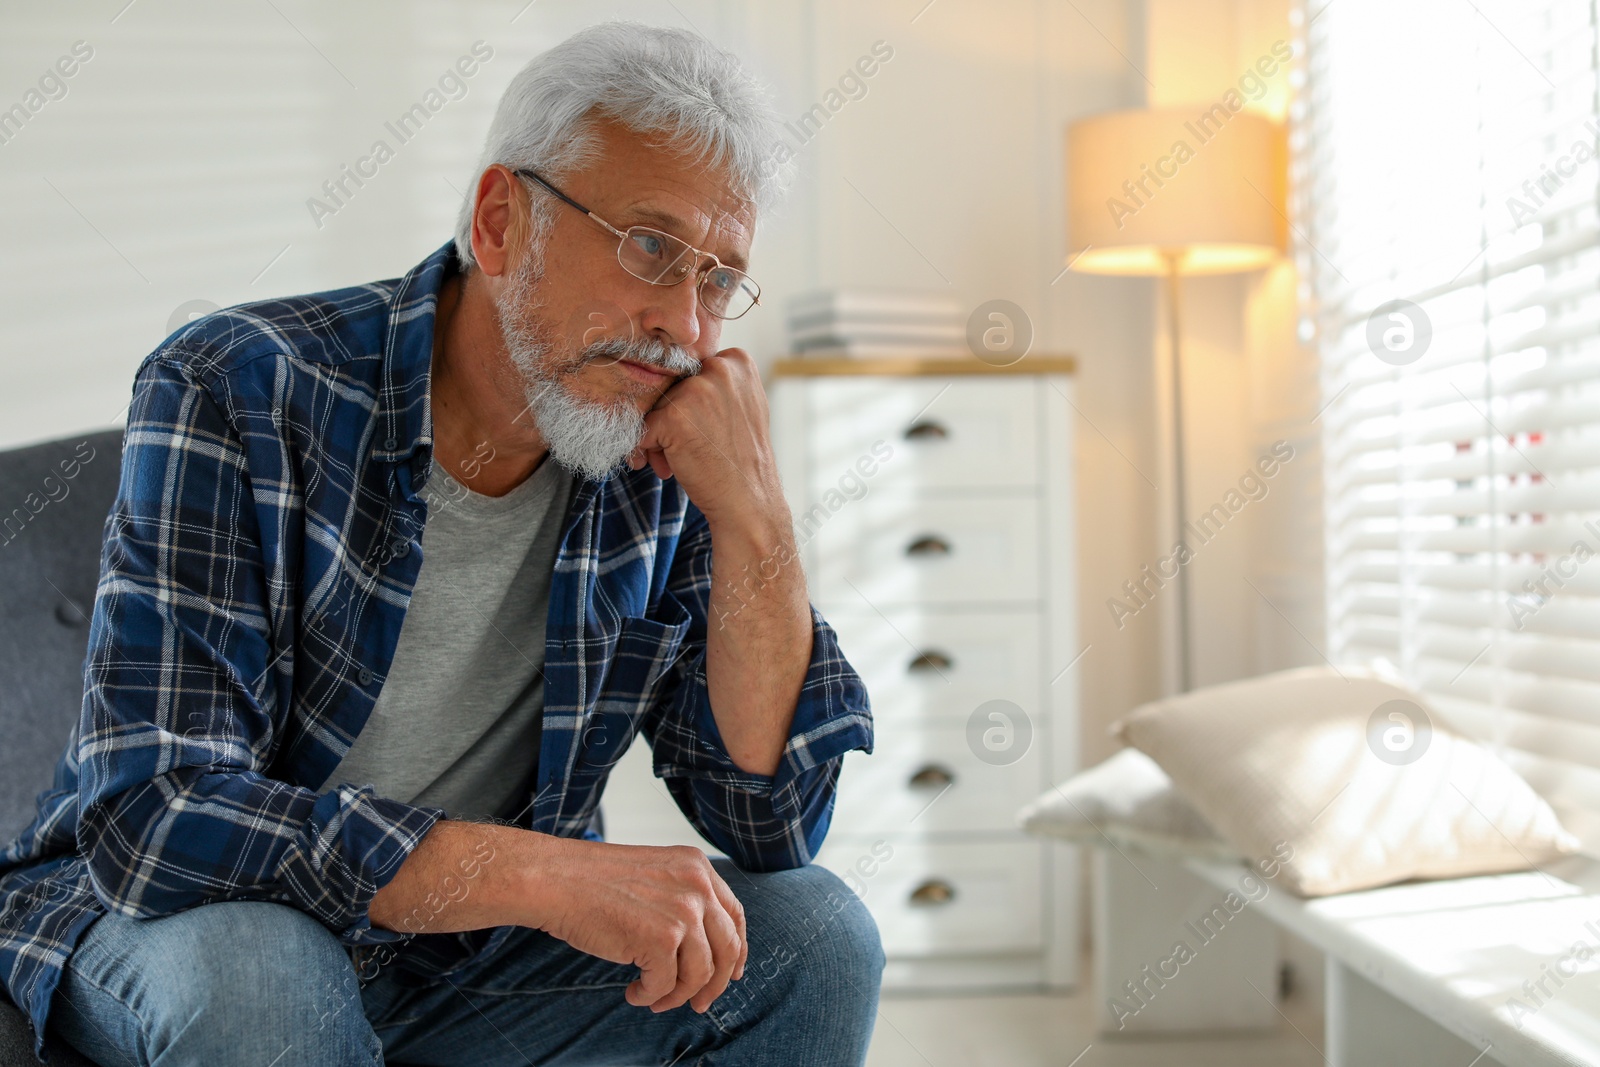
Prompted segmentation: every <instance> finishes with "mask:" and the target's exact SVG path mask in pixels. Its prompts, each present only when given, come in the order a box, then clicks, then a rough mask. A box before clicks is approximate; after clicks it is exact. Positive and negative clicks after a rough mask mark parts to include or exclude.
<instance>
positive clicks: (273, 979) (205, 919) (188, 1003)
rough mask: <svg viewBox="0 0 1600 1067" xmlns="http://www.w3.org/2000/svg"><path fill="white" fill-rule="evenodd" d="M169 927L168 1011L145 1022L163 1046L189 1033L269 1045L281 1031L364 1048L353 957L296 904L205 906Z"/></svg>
mask: <svg viewBox="0 0 1600 1067" xmlns="http://www.w3.org/2000/svg"><path fill="white" fill-rule="evenodd" d="M181 917H188V918H189V919H190V920H191V921H190V922H188V923H185V924H183V925H182V927H181V928H180V927H178V926H176V925H174V926H172V927H170V928H169V930H168V931H166V933H167V936H166V937H165V938H164V940H165V942H166V943H165V944H163V945H162V946H161V949H162V951H161V953H160V959H161V961H162V963H163V965H164V966H165V967H166V968H167V969H168V971H169V973H170V976H171V977H170V985H169V986H168V990H169V994H168V997H167V998H166V999H167V1006H168V1010H166V1011H164V1012H162V1013H161V1015H160V1016H159V1018H156V1019H149V1020H147V1023H148V1025H150V1026H151V1028H152V1030H153V1031H155V1032H153V1033H152V1034H150V1035H149V1037H150V1039H151V1040H152V1042H153V1043H154V1044H155V1045H157V1046H158V1047H159V1046H161V1045H164V1044H168V1043H170V1042H172V1041H175V1040H177V1038H178V1036H179V1035H180V1034H181V1033H182V1032H183V1031H184V1030H186V1029H189V1028H191V1027H201V1028H203V1029H204V1030H205V1031H206V1032H208V1033H211V1034H213V1035H216V1036H217V1037H222V1036H224V1035H226V1034H228V1033H233V1032H237V1033H238V1034H240V1035H241V1036H248V1037H249V1039H250V1040H251V1042H252V1043H253V1044H257V1045H261V1046H262V1047H265V1046H266V1045H268V1044H270V1043H271V1041H272V1040H273V1039H274V1038H277V1037H279V1036H280V1035H281V1040H282V1042H283V1043H284V1045H285V1048H287V1047H288V1046H289V1045H290V1044H293V1043H296V1042H298V1043H299V1044H301V1045H306V1044H307V1043H308V1042H309V1043H310V1044H313V1045H317V1046H322V1047H326V1048H342V1047H351V1048H362V1047H365V1046H366V1045H368V1044H370V1043H371V1034H372V1030H371V1026H370V1024H368V1023H367V1021H366V1017H365V1015H364V1013H363V1011H362V1006H361V989H360V985H359V983H358V982H357V980H356V974H355V969H354V967H353V966H351V963H350V957H349V955H348V954H347V953H346V952H345V949H344V948H343V946H342V945H341V944H340V943H339V940H338V938H336V937H335V936H334V935H333V934H332V933H330V932H329V931H328V930H327V928H326V927H324V926H323V925H322V924H321V923H319V922H317V921H316V920H315V919H313V918H311V916H309V915H307V914H305V913H304V912H302V911H299V910H298V909H296V908H292V907H289V906H287V905H282V904H273V903H269V902H265V901H229V902H226V903H216V904H204V905H201V906H200V907H198V908H195V909H193V910H192V911H191V912H184V913H182V915H181V916H171V917H169V918H168V919H160V920H155V922H157V923H170V922H171V920H172V919H176V918H181Z"/></svg>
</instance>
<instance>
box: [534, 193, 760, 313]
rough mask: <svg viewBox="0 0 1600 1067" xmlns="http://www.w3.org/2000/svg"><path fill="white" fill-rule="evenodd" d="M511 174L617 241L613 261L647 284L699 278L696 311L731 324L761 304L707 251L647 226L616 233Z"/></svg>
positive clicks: (755, 288) (739, 276) (755, 289)
mask: <svg viewBox="0 0 1600 1067" xmlns="http://www.w3.org/2000/svg"><path fill="white" fill-rule="evenodd" d="M515 173H516V174H517V175H519V176H521V177H524V178H532V179H533V180H534V181H536V182H538V183H539V184H540V185H542V186H544V188H545V189H547V190H548V191H549V192H550V193H551V194H552V195H554V196H556V197H558V198H559V199H560V200H562V201H563V202H564V203H566V204H568V205H570V206H572V207H575V208H577V209H578V210H579V211H581V212H583V213H584V214H585V215H587V216H589V218H591V219H593V220H594V222H595V224H596V225H598V226H602V227H604V228H605V230H606V232H608V233H610V234H611V235H612V236H613V237H615V238H617V262H618V263H620V264H622V269H623V270H625V271H627V272H628V273H629V274H631V275H633V276H634V277H635V278H638V279H639V280H640V281H646V282H649V283H650V284H651V285H677V284H678V283H679V282H681V281H683V280H684V279H685V278H687V277H689V275H690V274H695V275H698V276H699V279H700V280H699V281H698V282H696V283H695V290H696V291H697V292H698V293H699V297H700V306H701V307H703V308H705V309H706V311H707V313H709V314H710V315H712V316H713V317H715V318H719V319H737V318H739V317H740V316H742V315H744V314H745V313H747V312H748V311H749V310H750V309H751V308H753V307H755V306H756V305H757V304H759V303H761V287H760V286H759V285H757V284H756V283H755V280H754V279H752V278H751V277H750V275H748V274H746V273H745V272H744V271H742V270H737V269H735V268H733V267H728V266H724V265H723V263H722V260H720V259H718V258H717V257H716V256H714V255H712V254H711V253H710V252H702V251H700V249H698V248H696V247H694V246H693V245H691V244H689V243H688V242H686V241H681V240H679V239H678V238H676V237H674V236H672V234H670V233H664V232H662V231H661V230H656V229H652V228H651V227H649V226H629V227H628V228H627V229H626V230H619V229H617V228H616V227H615V226H613V225H611V223H609V222H607V221H606V220H605V219H603V218H601V217H600V216H599V215H596V214H595V213H594V212H593V211H590V210H589V209H588V208H586V207H584V206H583V205H582V204H580V203H578V202H577V201H576V200H574V199H572V197H570V196H568V195H567V194H566V193H563V192H562V191H561V190H560V189H557V188H556V187H555V186H553V185H551V184H550V183H549V182H547V181H545V180H544V179H543V178H541V177H539V175H537V174H535V173H534V172H533V171H531V170H518V171H516V172H515ZM702 258H704V259H709V260H710V261H711V263H710V265H709V266H706V267H701V266H700V260H701V259H702Z"/></svg>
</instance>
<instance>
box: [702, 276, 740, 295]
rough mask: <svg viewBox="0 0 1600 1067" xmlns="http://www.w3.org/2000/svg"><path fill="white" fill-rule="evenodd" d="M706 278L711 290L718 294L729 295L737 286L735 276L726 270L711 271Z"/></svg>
mask: <svg viewBox="0 0 1600 1067" xmlns="http://www.w3.org/2000/svg"><path fill="white" fill-rule="evenodd" d="M706 277H707V279H708V280H709V281H710V283H711V286H712V288H714V289H716V290H718V291H719V292H724V293H731V292H733V290H734V288H735V287H736V286H737V285H738V284H739V280H738V277H737V275H735V274H734V273H733V272H732V271H728V270H713V271H712V272H711V273H709V274H708V275H706Z"/></svg>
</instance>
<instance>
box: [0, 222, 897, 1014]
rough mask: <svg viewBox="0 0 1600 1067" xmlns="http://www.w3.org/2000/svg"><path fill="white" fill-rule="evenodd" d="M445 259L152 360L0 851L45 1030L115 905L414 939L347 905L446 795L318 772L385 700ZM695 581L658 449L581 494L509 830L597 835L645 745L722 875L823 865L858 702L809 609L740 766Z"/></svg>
mask: <svg viewBox="0 0 1600 1067" xmlns="http://www.w3.org/2000/svg"><path fill="white" fill-rule="evenodd" d="M458 269H459V267H458V263H457V260H456V256H455V252H454V247H453V245H452V244H445V245H444V246H443V247H441V248H440V249H439V250H438V251H436V252H434V253H433V254H432V255H430V256H429V257H428V258H427V259H425V260H424V261H423V262H422V263H420V264H419V265H418V266H417V267H416V268H414V269H413V270H412V271H411V272H410V273H408V274H407V275H406V276H405V277H404V278H400V279H390V280H388V281H383V282H376V283H373V284H370V285H362V286H357V287H354V288H349V289H342V290H336V291H332V292H326V293H319V294H313V295H309V296H300V297H292V298H287V299H282V300H267V301H261V302H259V303H252V304H245V305H241V306H239V307H235V308H231V309H228V310H226V311H222V312H219V313H217V314H214V315H211V316H208V317H206V318H204V319H201V320H199V321H197V322H195V323H193V324H191V325H189V326H187V327H185V328H183V329H182V330H180V331H179V332H177V333H176V334H174V335H173V336H171V337H169V338H168V339H167V341H166V342H165V343H164V344H163V345H162V346H161V347H160V348H159V349H157V350H156V352H154V353H153V354H152V355H151V356H150V357H149V358H148V359H146V361H145V362H144V364H143V366H142V367H141V368H140V370H139V373H138V375H137V377H136V379H135V382H134V391H133V404H132V407H131V408H130V409H129V414H128V429H127V434H126V440H125V445H124V454H123V459H122V480H121V485H120V487H119V489H118V492H117V497H116V502H115V504H114V505H113V507H112V510H111V514H110V516H109V517H108V519H107V523H106V530H105V541H104V550H103V553H102V556H101V565H100V582H99V588H98V590H97V593H96V596H95V604H94V615H93V620H92V622H91V625H90V631H89V650H88V659H87V661H86V663H85V668H84V688H85V693H84V701H83V712H82V715H81V718H80V722H79V725H78V727H77V729H76V730H75V731H74V733H73V737H72V738H71V739H70V740H69V742H68V744H67V747H66V751H65V752H64V753H63V754H62V756H61V759H60V761H59V763H58V765H57V767H56V773H55V782H54V785H53V786H52V788H50V789H49V790H46V791H45V792H44V793H42V794H41V795H40V796H39V799H38V813H37V816H36V817H35V819H34V821H33V822H32V824H30V825H29V826H28V828H27V829H26V830H24V831H23V833H22V834H21V836H20V837H19V838H18V839H17V840H15V841H13V842H12V843H11V844H10V845H9V846H7V847H6V848H5V849H4V850H3V851H0V981H3V983H4V985H5V988H6V990H7V991H8V993H9V994H10V996H11V998H12V1000H14V1001H15V1002H16V1003H17V1004H18V1005H20V1006H22V1007H23V1008H24V1009H25V1010H26V1011H27V1012H28V1014H29V1015H30V1016H31V1018H32V1020H33V1023H34V1027H35V1029H36V1034H42V1033H43V1032H44V1024H45V1019H46V1016H47V1013H48V1011H49V1007H50V999H51V995H52V993H53V991H54V990H55V988H56V985H57V983H58V982H59V980H60V976H61V973H62V970H63V968H64V967H65V965H66V963H67V960H68V957H69V956H70V955H71V953H72V949H73V946H74V944H75V943H76V941H77V939H78V937H79V936H80V935H81V934H82V933H83V931H84V930H85V929H86V928H87V927H88V926H89V924H91V923H92V922H94V920H95V919H96V918H97V917H99V916H100V915H102V914H105V913H106V912H108V911H114V912H116V913H117V914H119V915H124V916H128V917H130V918H152V917H157V916H163V915H170V914H173V913H174V912H178V911H182V910H184V909H186V908H192V907H195V906H196V905H201V904H205V903H208V902H211V901H222V900H271V901H278V902H280V903H283V904H289V905H292V906H294V907H297V908H300V909H301V910H302V911H305V912H307V913H308V914H310V915H312V916H313V917H315V918H316V919H318V920H319V921H321V922H322V923H323V924H324V925H325V926H326V927H327V928H328V929H329V930H331V931H333V932H334V933H336V934H337V935H338V936H339V938H340V939H341V940H342V941H343V942H344V943H345V944H346V945H348V946H364V945H376V944H378V943H382V942H389V941H398V940H401V939H402V937H401V935H399V934H396V933H393V932H390V931H386V930H380V929H375V928H373V927H372V926H371V925H370V924H369V923H368V920H367V908H368V905H369V904H370V902H371V900H372V897H373V895H374V894H375V893H376V892H377V891H378V889H379V888H380V887H382V886H383V885H384V884H386V883H387V882H388V881H389V879H390V878H392V877H393V876H394V874H395V871H396V870H397V869H398V868H399V867H400V864H401V862H402V861H404V860H405V858H406V856H407V855H409V854H410V852H411V850H412V849H414V848H415V847H416V846H417V844H418V842H420V841H421V840H422V838H423V835H425V834H426V833H427V832H428V829H429V828H430V827H431V826H432V825H433V824H434V822H435V821H436V820H438V819H439V818H441V817H442V816H443V814H444V813H443V811H441V810H440V809H438V808H429V807H416V806H412V805H409V804H402V803H400V802H399V801H396V800H392V799H388V798H385V797H381V796H377V795H375V793H374V792H373V790H372V788H371V787H370V786H360V787H358V786H355V785H346V784H340V783H330V782H329V781H328V778H329V776H330V775H331V774H332V773H333V771H334V769H335V768H336V767H337V766H338V764H339V761H340V760H341V759H342V758H343V757H344V755H345V753H346V752H347V751H348V750H349V748H350V745H351V743H352V742H353V741H354V740H355V737H356V735H357V734H359V733H360V732H361V728H362V725H363V724H364V723H365V722H366V719H367V715H368V714H369V713H370V712H371V710H372V707H373V704H374V702H375V700H376V698H377V696H378V692H379V690H380V689H381V688H382V687H383V682H384V676H385V675H386V674H388V672H389V669H390V665H391V661H392V659H393V656H394V650H395V644H396V640H397V638H398V637H399V635H400V627H401V624H402V623H403V622H404V621H405V615H406V607H407V604H408V603H409V600H410V596H411V591H412V588H413V587H414V586H415V584H416V580H417V573H418V570H419V569H420V567H421V564H422V558H421V557H422V553H421V550H420V542H421V534H422V528H423V524H424V522H425V520H426V517H427V509H428V502H427V501H425V500H423V499H421V498H420V497H419V495H418V491H419V489H420V488H421V487H422V486H423V484H424V482H425V481H426V478H427V473H428V470H429V467H430V464H431V463H432V450H433V426H432V420H431V413H430V405H429V396H428V384H429V366H430V361H431V357H432V352H433V330H434V313H435V309H436V304H437V296H438V293H439V288H440V284H441V282H442V281H443V280H444V279H445V278H446V277H448V276H449V274H450V273H452V272H454V271H456V270H458ZM710 588H711V536H710V531H709V528H708V527H707V525H706V520H705V518H704V516H703V515H702V514H701V513H700V511H699V510H698V509H697V508H696V507H695V506H694V505H693V504H691V503H690V502H689V501H688V499H687V497H686V496H685V494H684V492H683V490H682V489H681V488H680V487H679V486H678V484H677V483H676V482H668V483H663V482H662V481H661V480H660V479H659V478H657V477H656V476H655V475H654V474H653V473H652V472H651V471H650V469H649V468H648V467H647V468H645V469H644V470H642V471H637V472H623V473H620V474H616V475H613V476H611V477H610V478H607V479H606V480H605V481H602V482H594V481H585V482H582V483H581V484H580V486H579V488H578V490H577V491H576V492H575V493H574V494H573V501H572V504H571V507H570V511H569V512H568V514H567V516H566V520H565V525H564V528H563V533H562V540H561V548H560V552H559V554H558V556H557V559H556V564H555V573H554V576H553V579H552V585H551V590H550V614H549V619H548V632H547V639H546V646H545V647H546V652H545V655H546V659H545V668H544V672H545V711H544V732H543V739H542V741H541V743H540V747H539V753H538V761H539V764H538V776H537V782H536V786H535V790H534V792H533V793H532V795H531V796H530V798H529V799H530V800H531V804H530V806H529V808H528V809H527V810H526V812H525V813H524V815H523V817H522V819H521V820H520V821H519V823H520V825H522V826H525V827H528V828H530V829H533V830H537V831H540V832H543V833H548V834H558V835H563V836H569V837H573V836H584V835H587V836H595V835H593V834H592V832H589V829H588V828H589V827H590V826H591V824H592V822H593V821H594V816H595V809H596V806H597V804H598V803H599V801H600V794H601V792H602V791H603V789H604V788H605V783H606V778H607V775H608V773H609V771H610V768H611V766H612V765H613V764H614V763H615V762H616V761H617V759H618V758H619V757H620V756H621V755H622V753H623V752H624V751H625V750H626V749H627V747H628V745H629V744H630V743H631V742H632V740H633V737H634V735H635V734H636V733H640V732H642V733H643V734H644V735H645V737H646V738H647V739H648V740H649V741H650V744H651V748H652V751H653V753H654V763H655V773H656V774H657V775H658V776H660V777H661V778H663V779H665V781H666V783H667V786H668V788H669V789H670V791H671V793H672V796H673V798H674V799H675V800H676V801H677V804H678V806H679V807H680V808H681V809H682V810H683V812H684V814H685V815H686V816H687V817H688V818H689V820H690V821H691V822H692V823H693V824H694V825H695V827H696V828H697V829H698V830H699V831H700V832H701V833H702V834H703V835H704V836H705V838H706V840H708V841H709V842H711V843H712V844H713V845H715V846H716V847H717V848H718V849H721V850H722V851H724V852H726V853H727V854H728V855H729V856H730V857H732V858H733V859H734V860H735V861H737V862H738V863H740V864H741V865H742V866H744V867H746V868H749V869H752V870H774V869H782V868H790V867H797V866H800V865H803V864H805V863H807V862H809V861H810V859H811V858H812V857H813V856H814V855H815V854H816V851H817V849H818V847H819V846H820V845H821V843H822V839H823V835H824V834H825V833H826V832H827V828H828V822H829V819H830V817H831V815H832V809H833V796H834V786H835V783H836V781H837V777H838V770H839V762H840V758H841V757H842V756H843V754H844V753H845V752H847V751H850V750H852V749H867V750H868V751H870V749H871V744H872V720H871V714H870V711H869V709H868V704H867V694H866V691H865V689H864V687H863V686H862V684H861V681H860V679H859V678H858V677H857V676H856V674H855V672H854V671H853V670H852V669H851V667H850V665H849V664H848V663H847V662H846V661H845V659H844V656H843V655H842V654H841V653H840V651H839V646H838V643H837V640H836V639H835V637H834V634H833V631H832V629H831V628H830V627H829V626H828V625H827V624H826V623H825V622H823V621H822V618H821V617H820V616H818V615H817V614H816V612H815V611H814V610H813V612H812V617H813V643H812V653H811V663H810V666H809V668H808V669H807V672H806V677H805V682H804V685H803V688H802V690H801V694H800V698H799V702H798V703H797V705H796V707H795V713H794V723H793V726H792V727H791V730H790V737H789V742H788V745H787V747H786V748H785V750H784V753H783V758H782V764H781V766H780V767H779V769H778V771H777V773H776V774H774V775H772V776H770V777H769V776H765V775H758V774H750V773H747V772H745V771H742V770H740V769H739V768H738V766H737V765H736V764H734V762H733V761H732V760H731V759H730V757H729V756H728V753H727V750H726V748H725V747H724V746H723V743H722V740H721V738H720V736H719V735H718V732H717V727H716V722H715V720H714V719H713V718H712V714H711V707H710V703H709V700H708V697H707V690H706V675H705V642H706V632H707V620H708V615H709V597H710ZM530 756H531V753H530ZM509 932H510V931H509V928H506V927H502V928H499V929H498V930H489V931H473V932H470V933H465V934H437V935H421V936H418V937H415V938H411V939H410V943H409V944H407V945H405V946H404V947H403V951H402V952H401V958H402V959H403V960H404V961H405V965H406V966H407V967H408V968H411V969H415V970H418V971H420V972H422V973H427V974H444V973H448V972H449V971H451V970H453V969H455V968H457V967H460V966H463V965H465V964H466V963H467V962H469V961H470V960H471V959H472V958H473V957H474V956H476V955H477V954H480V953H484V952H488V951H492V950H493V949H494V948H495V947H496V946H498V944H499V943H500V942H501V941H502V940H504V938H505V936H506V935H507V934H508V933H509ZM397 947H398V946H397ZM352 951H355V952H358V954H359V951H361V950H357V949H354V948H353V949H352ZM365 951H371V950H365Z"/></svg>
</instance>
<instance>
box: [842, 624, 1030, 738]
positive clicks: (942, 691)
mask: <svg viewBox="0 0 1600 1067" xmlns="http://www.w3.org/2000/svg"><path fill="white" fill-rule="evenodd" d="M851 599H852V600H853V601H854V604H850V605H848V606H847V605H846V604H845V603H844V602H839V603H834V602H830V601H819V603H818V610H820V611H821V612H822V615H823V617H824V618H825V619H827V620H828V623H829V624H830V625H831V626H832V627H833V628H834V630H835V631H837V633H838V634H839V645H840V647H841V648H842V649H843V650H844V654H845V658H846V659H848V660H849V661H850V665H851V666H853V667H854V668H855V669H856V672H857V673H858V674H860V675H861V679H862V681H863V682H865V683H866V686H867V693H868V694H869V695H870V696H871V697H872V714H873V717H874V718H876V719H878V720H879V721H881V722H884V723H888V722H891V721H894V720H897V719H906V720H913V721H919V722H920V721H926V720H930V719H940V720H945V721H950V720H954V721H956V722H959V723H965V722H966V721H967V717H968V716H969V715H971V714H972V712H973V710H974V709H976V708H977V707H978V705H979V704H982V703H983V702H984V701H987V700H1009V701H1011V702H1012V703H1014V704H1017V705H1019V706H1020V707H1022V708H1023V709H1024V710H1025V711H1027V712H1028V714H1030V715H1033V716H1034V717H1035V719H1036V720H1037V718H1038V717H1039V716H1038V711H1039V710H1040V708H1039V700H1040V694H1041V693H1042V692H1043V691H1044V688H1045V684H1046V682H1047V681H1048V680H1047V679H1045V678H1044V677H1043V666H1042V664H1041V662H1040V656H1041V642H1040V633H1039V631H1040V627H1041V626H1043V625H1044V623H1043V620H1042V619H1041V617H1040V616H1039V614H1038V613H1037V612H1033V611H1015V612H981V613H979V612H967V611H963V612H961V613H960V614H955V613H948V612H947V613H939V612H932V611H925V610H921V609H917V608H886V609H884V610H883V613H882V614H881V615H880V614H879V613H878V612H876V611H873V610H872V609H871V608H870V607H868V606H867V605H865V604H863V603H861V600H860V598H859V597H856V596H855V595H854V594H851Z"/></svg>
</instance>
